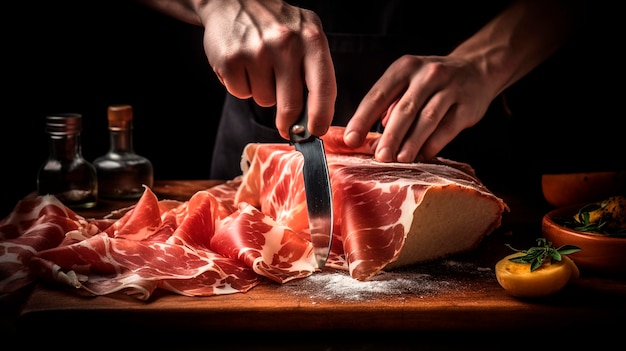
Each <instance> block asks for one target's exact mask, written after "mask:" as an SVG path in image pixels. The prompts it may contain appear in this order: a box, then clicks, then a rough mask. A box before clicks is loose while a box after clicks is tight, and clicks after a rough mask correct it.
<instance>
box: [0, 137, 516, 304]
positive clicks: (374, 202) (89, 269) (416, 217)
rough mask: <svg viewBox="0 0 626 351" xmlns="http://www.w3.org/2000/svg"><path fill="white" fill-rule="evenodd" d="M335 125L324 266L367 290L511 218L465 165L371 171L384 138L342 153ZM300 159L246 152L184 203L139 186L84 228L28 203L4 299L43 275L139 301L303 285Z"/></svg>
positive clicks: (309, 259)
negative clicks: (163, 293) (238, 170)
mask: <svg viewBox="0 0 626 351" xmlns="http://www.w3.org/2000/svg"><path fill="white" fill-rule="evenodd" d="M342 134H343V128H340V127H332V128H331V129H330V130H329V132H328V134H327V135H326V136H324V143H325V146H326V151H327V160H328V164H329V170H330V176H331V184H332V190H333V204H334V219H335V220H334V223H333V225H334V234H335V235H334V237H333V242H332V245H331V256H330V258H329V260H328V263H327V265H328V266H330V267H334V268H339V269H344V270H348V271H349V272H350V274H351V276H352V277H353V278H355V279H359V280H367V279H369V278H371V277H372V276H374V275H376V274H378V273H379V272H380V271H381V270H383V269H392V268H395V267H400V266H404V265H409V264H415V263H420V262H425V261H429V260H434V259H437V258H441V257H445V256H449V255H453V254H456V253H460V252H463V251H467V250H471V249H472V248H474V247H475V246H476V245H478V243H479V242H480V240H481V239H482V238H483V237H484V236H485V235H487V234H489V233H490V232H491V231H493V230H494V229H495V228H497V227H498V226H499V225H500V221H501V215H502V213H503V211H504V210H506V209H507V207H506V205H505V204H504V202H503V201H502V200H500V199H499V198H497V197H496V196H495V195H494V194H492V193H491V192H490V191H489V190H487V189H486V188H485V187H484V186H483V184H482V183H481V182H480V181H479V180H478V178H477V177H476V175H475V174H474V172H473V169H472V168H471V167H470V166H469V165H467V164H463V163H458V162H454V161H451V160H445V159H438V160H435V161H434V162H431V163H415V164H400V163H379V162H376V161H374V160H373V157H372V150H373V147H374V146H375V145H376V142H377V140H378V138H379V136H380V135H379V134H375V133H371V134H370V135H369V136H368V139H367V141H366V143H365V144H364V146H362V147H361V148H359V149H356V150H355V149H349V148H347V147H346V146H345V145H344V144H343V141H342V138H341V135H342ZM302 165H303V159H302V155H301V154H300V153H299V152H297V151H295V149H294V148H293V146H291V145H288V144H250V145H248V147H247V148H246V150H245V152H244V155H242V170H243V174H242V176H240V177H237V178H235V179H233V180H230V181H228V182H226V183H224V184H221V185H218V186H215V187H212V188H209V189H206V190H202V191H198V192H197V193H195V194H194V195H193V196H192V197H191V198H190V199H189V200H188V201H184V202H183V201H174V200H167V199H163V200H159V199H158V198H157V197H156V195H155V194H154V193H153V192H152V190H151V189H149V188H146V191H145V192H144V194H143V196H142V197H141V199H140V200H139V201H138V202H137V203H136V204H135V205H134V206H132V207H131V208H127V209H124V212H120V213H121V215H120V216H121V217H119V218H117V219H111V217H112V216H106V217H105V218H104V219H86V218H83V217H81V216H79V215H77V214H76V213H74V212H72V211H71V210H69V209H67V208H66V207H64V206H63V205H62V204H61V203H60V202H59V201H58V200H57V199H56V198H54V197H53V196H42V197H37V196H32V197H27V198H25V199H24V200H23V201H22V202H20V203H19V204H18V206H16V208H15V211H14V212H13V213H12V214H11V215H9V217H7V218H5V219H4V220H3V221H2V222H0V250H2V251H0V292H11V291H15V290H17V289H19V288H21V287H23V286H25V285H27V284H30V283H32V282H33V281H34V280H36V279H47V280H51V281H55V282H58V283H61V284H65V285H69V286H72V287H75V288H77V291H80V292H84V293H88V294H93V295H104V294H110V293H114V292H123V293H126V294H129V295H132V296H134V297H136V298H138V299H142V300H146V299H149V298H150V296H151V295H152V294H153V292H154V291H155V290H156V289H163V290H167V291H170V292H172V293H176V294H181V295H187V296H212V295H218V294H230V293H237V292H246V291H248V290H250V289H251V288H253V287H254V286H256V285H257V284H259V283H260V282H261V281H262V279H264V278H268V279H271V280H272V281H275V282H277V283H285V282H287V281H290V280H292V279H299V278H305V277H307V276H309V275H311V274H314V273H315V272H316V271H317V270H319V268H318V267H317V264H316V261H315V259H314V257H313V248H312V245H311V242H310V240H309V239H310V238H309V230H308V216H307V208H306V201H305V192H304V185H303V178H302Z"/></svg>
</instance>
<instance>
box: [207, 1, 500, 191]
mask: <svg viewBox="0 0 626 351" xmlns="http://www.w3.org/2000/svg"><path fill="white" fill-rule="evenodd" d="M292 3H294V4H295V5H298V6H301V7H303V8H309V9H312V10H314V11H315V12H316V13H317V14H318V15H319V16H320V19H321V20H322V22H323V26H324V30H325V31H326V34H327V37H328V41H329V46H330V50H331V53H332V56H333V62H334V65H335V74H336V79H337V100H336V103H335V116H334V118H333V122H332V124H333V125H345V124H346V123H347V121H348V120H349V119H350V118H351V117H352V115H353V113H354V111H355V110H356V108H357V106H358V104H359V102H360V101H361V99H362V98H363V96H364V95H365V94H366V93H367V91H368V90H369V89H370V87H371V86H372V85H373V84H374V83H375V82H376V80H378V78H380V76H381V75H382V74H383V73H384V71H385V70H386V69H387V67H389V65H390V64H391V63H392V62H394V61H395V60H396V59H398V58H399V57H400V56H402V55H403V54H415V55H418V54H419V55H445V54H447V53H448V52H450V50H452V49H453V48H454V47H455V46H456V45H458V43H460V42H461V41H463V40H464V39H466V38H467V37H468V36H469V35H471V34H472V33H474V32H475V31H477V30H478V29H479V28H480V26H482V25H484V24H485V23H486V22H487V21H488V19H489V18H491V17H493V16H494V15H495V14H496V13H497V11H499V10H501V9H502V8H503V7H504V6H505V5H506V1H496V2H494V3H493V4H490V2H478V4H476V3H473V4H471V5H469V4H468V3H470V2H468V1H460V2H458V4H457V3H456V2H452V3H453V5H450V2H435V3H437V4H420V5H419V6H422V10H419V11H416V10H415V9H414V7H415V2H414V0H408V1H393V0H391V1H389V0H388V1H372V2H363V1H346V0H342V1H337V0H327V1H322V0H316V1H292ZM425 3H430V2H425ZM479 5H481V6H479ZM486 5H489V6H486ZM419 6H418V7H419ZM424 6H426V7H424ZM275 113H276V110H275V107H271V108H263V107H260V106H258V105H256V104H255V103H254V101H253V100H252V99H247V100H241V99H237V98H235V97H233V96H232V95H230V94H226V100H225V102H224V106H223V110H222V115H221V117H220V124H219V127H218V131H217V136H216V143H215V146H214V153H213V157H212V163H211V178H212V179H232V178H234V177H236V176H238V175H240V174H241V173H242V171H241V168H240V161H241V154H242V151H243V148H244V147H245V145H247V144H248V143H255V142H265V143H282V142H287V141H286V140H285V139H283V138H282V137H281V136H280V135H279V134H278V131H277V130H276V128H275V124H274V118H275ZM376 128H378V127H377V126H375V127H374V128H373V129H376Z"/></svg>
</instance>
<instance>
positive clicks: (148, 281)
mask: <svg viewBox="0 0 626 351" xmlns="http://www.w3.org/2000/svg"><path fill="white" fill-rule="evenodd" d="M213 192H217V190H213ZM218 202H219V201H218V200H217V199H216V198H215V197H213V196H212V195H211V193H209V192H208V191H199V192H197V193H196V194H195V195H194V196H193V197H192V198H191V199H190V200H189V201H187V202H184V203H181V204H180V205H179V206H177V207H171V206H168V207H165V208H168V209H167V211H165V212H162V211H161V209H163V207H162V206H159V200H158V199H157V197H156V196H155V194H154V193H153V192H152V191H151V190H150V189H149V188H147V189H146V190H145V191H144V194H143V195H142V197H141V199H140V200H139V201H138V203H137V205H136V206H135V207H134V208H133V209H132V210H130V211H128V212H127V213H126V214H125V215H124V216H123V217H122V218H120V219H119V220H118V221H117V222H116V223H115V224H114V225H112V226H111V227H109V228H108V229H107V230H105V231H102V232H101V233H99V234H97V235H94V236H92V237H90V238H88V239H85V240H82V241H80V242H77V243H73V244H71V245H64V246H58V247H54V248H51V249H48V250H44V251H41V252H39V253H38V254H37V256H36V257H34V258H33V259H32V260H31V262H30V269H31V270H32V271H33V272H36V273H37V275H38V276H40V277H42V278H45V279H48V280H53V281H56V282H60V283H63V284H67V285H70V286H73V287H75V288H80V289H82V290H84V291H86V292H89V293H91V294H94V295H105V294H110V293H114V292H117V291H123V292H124V293H126V294H128V295H132V296H134V297H136V298H138V299H141V300H147V299H149V297H150V296H151V295H152V293H153V292H154V290H155V289H156V288H161V289H164V290H169V291H172V292H175V293H177V294H181V295H187V296H212V295H221V294H231V293H235V292H245V291H248V290H249V289H251V288H252V287H254V286H256V285H257V284H259V283H260V282H261V279H262V276H261V275H258V274H256V273H254V271H253V270H252V269H251V268H250V267H248V266H246V265H245V263H244V262H242V261H240V260H237V259H232V258H228V257H225V256H223V255H221V254H219V253H217V252H215V251H214V250H212V249H211V248H210V247H209V246H210V240H211V237H212V236H213V234H214V233H215V224H216V221H215V216H216V214H217V215H223V213H222V212H221V211H223V208H221V207H220V206H219V205H218Z"/></svg>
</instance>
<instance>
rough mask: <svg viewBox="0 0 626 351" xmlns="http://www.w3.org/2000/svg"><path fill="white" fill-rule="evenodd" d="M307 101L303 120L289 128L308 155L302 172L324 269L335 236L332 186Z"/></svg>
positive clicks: (315, 243)
mask: <svg viewBox="0 0 626 351" xmlns="http://www.w3.org/2000/svg"><path fill="white" fill-rule="evenodd" d="M304 101H305V103H304V108H303V109H302V113H301V115H300V118H299V120H298V121H297V122H296V123H295V124H294V125H292V126H291V128H290V129H289V138H290V141H291V143H292V144H293V145H294V146H295V148H296V150H297V151H299V152H300V153H302V156H303V157H304V165H303V166H302V174H303V176H304V191H305V195H306V204H307V213H308V217H309V229H310V231H311V243H312V244H313V254H314V255H315V260H316V261H317V266H318V268H320V269H322V268H323V267H324V266H325V265H326V260H327V259H328V255H329V253H330V245H331V242H332V237H333V201H332V189H331V185H330V176H329V172H328V163H327V161H326V153H325V151H324V142H323V141H322V140H321V139H320V138H318V137H317V136H315V135H312V134H311V133H310V132H309V129H308V127H307V124H308V121H309V114H308V108H307V104H306V96H305V100H304Z"/></svg>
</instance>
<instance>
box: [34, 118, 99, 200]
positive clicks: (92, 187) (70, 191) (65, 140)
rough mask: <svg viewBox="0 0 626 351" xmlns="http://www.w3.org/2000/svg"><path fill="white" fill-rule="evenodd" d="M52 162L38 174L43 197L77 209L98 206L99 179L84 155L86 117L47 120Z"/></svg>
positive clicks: (44, 165) (39, 191) (49, 160)
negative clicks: (54, 198) (83, 118)
mask: <svg viewBox="0 0 626 351" xmlns="http://www.w3.org/2000/svg"><path fill="white" fill-rule="evenodd" d="M45 131H46V134H47V135H48V149H49V150H48V159H47V161H46V162H45V163H44V164H43V165H42V166H41V167H40V168H39V172H38V174H37V192H38V194H39V195H47V194H51V195H55V196H56V197H57V198H58V199H59V200H60V201H61V202H63V204H65V205H66V206H68V207H70V208H73V209H85V208H92V207H94V206H96V204H97V201H98V178H97V175H96V169H95V168H94V166H93V164H91V163H90V162H88V161H87V160H86V159H85V158H83V155H82V146H81V139H80V134H81V132H82V115H81V114H78V113H62V114H55V115H49V116H46V127H45Z"/></svg>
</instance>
